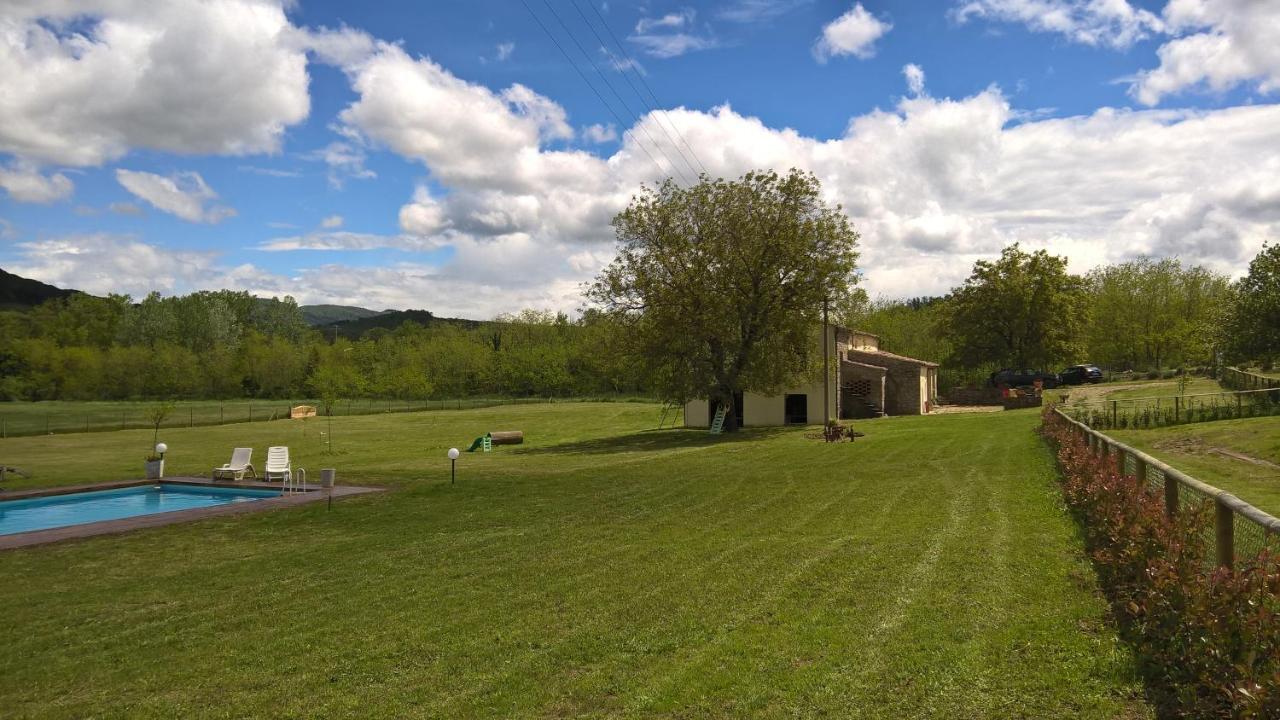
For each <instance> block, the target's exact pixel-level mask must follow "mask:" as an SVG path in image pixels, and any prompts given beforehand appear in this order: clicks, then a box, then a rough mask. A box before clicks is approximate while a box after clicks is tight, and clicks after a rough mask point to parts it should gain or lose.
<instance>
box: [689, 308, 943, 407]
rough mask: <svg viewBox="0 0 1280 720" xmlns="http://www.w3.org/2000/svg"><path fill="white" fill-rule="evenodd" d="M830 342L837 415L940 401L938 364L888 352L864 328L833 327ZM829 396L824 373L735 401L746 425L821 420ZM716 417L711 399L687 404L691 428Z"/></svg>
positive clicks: (832, 391)
mask: <svg viewBox="0 0 1280 720" xmlns="http://www.w3.org/2000/svg"><path fill="white" fill-rule="evenodd" d="M827 342H828V343H829V348H830V352H831V365H832V370H833V377H832V382H831V383H830V385H829V386H828V388H827V389H828V392H829V393H830V394H829V396H828V397H827V398H826V405H827V407H828V408H829V411H830V412H831V414H832V415H833V416H834V417H839V418H841V419H852V418H870V417H881V416H884V415H923V414H925V413H927V412H929V411H930V410H932V409H933V406H934V405H935V404H937V401H938V364H937V363H932V362H928V361H925V360H917V359H915V358H909V357H905V356H903V355H895V354H893V353H890V352H885V351H883V350H881V349H880V338H879V337H878V336H876V335H872V334H871V333H866V332H861V331H858V330H849V329H847V328H842V327H836V326H830V327H828V328H827ZM819 352H821V350H819ZM823 400H824V398H823V382H822V377H821V373H819V377H818V378H816V379H815V380H814V382H812V383H810V384H807V385H802V386H799V387H795V388H789V389H787V390H786V391H785V392H783V393H781V394H778V395H760V394H757V393H750V392H748V393H743V394H741V395H740V396H739V397H737V398H734V406H735V409H736V412H737V415H738V424H739V425H741V426H755V425H806V424H821V423H822V422H823V420H824V419H825V418H823V417H822V413H823V406H824V403H823ZM713 417H715V408H713V407H711V406H710V403H708V402H707V400H706V399H705V398H704V399H699V400H691V401H689V402H688V403H687V404H686V405H685V407H684V420H685V426H686V427H709V426H710V425H711V420H712V418H713Z"/></svg>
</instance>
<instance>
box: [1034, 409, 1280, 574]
mask: <svg viewBox="0 0 1280 720" xmlns="http://www.w3.org/2000/svg"><path fill="white" fill-rule="evenodd" d="M1053 412H1055V413H1057V414H1058V415H1059V416H1061V417H1062V419H1063V420H1065V421H1066V422H1068V423H1070V424H1071V426H1072V427H1074V428H1075V429H1076V431H1077V432H1079V433H1080V434H1081V435H1082V436H1084V438H1085V440H1086V441H1087V442H1088V444H1089V449H1090V450H1091V451H1093V452H1094V453H1095V454H1096V455H1098V456H1099V457H1106V456H1107V455H1113V454H1114V455H1118V456H1119V457H1118V459H1117V461H1118V462H1119V463H1120V467H1121V470H1122V471H1123V472H1125V473H1126V474H1129V475H1133V476H1134V477H1136V478H1138V479H1139V480H1141V481H1142V482H1145V483H1147V484H1148V485H1151V486H1153V487H1157V488H1161V489H1162V490H1163V493H1164V500H1165V512H1166V513H1167V514H1169V515H1170V516H1173V515H1175V514H1177V513H1178V512H1179V511H1180V510H1181V508H1182V507H1184V506H1185V505H1186V504H1188V503H1193V502H1212V503H1213V504H1214V522H1213V534H1214V537H1213V543H1214V548H1215V554H1214V557H1215V559H1216V562H1217V564H1218V565H1221V566H1223V567H1228V568H1230V567H1233V566H1234V565H1235V558H1236V556H1237V555H1243V556H1256V555H1257V554H1258V553H1259V552H1261V551H1262V550H1263V549H1264V548H1267V547H1273V548H1274V547H1275V546H1276V545H1277V544H1278V542H1277V541H1278V540H1280V519H1277V518H1276V517H1274V516H1272V515H1270V514H1268V513H1266V512H1264V511H1262V510H1259V509H1258V508H1256V507H1254V506H1252V505H1250V504H1249V503H1247V502H1245V501H1244V500H1241V499H1240V498H1238V497H1236V496H1235V495H1232V494H1231V493H1229V492H1227V491H1225V490H1222V489H1220V488H1216V487H1214V486H1212V485H1209V484H1207V483H1204V482H1201V481H1199V480H1197V479H1195V478H1193V477H1191V476H1190V475H1188V474H1186V473H1184V472H1182V471H1181V470H1179V469H1177V468H1175V467H1172V466H1170V465H1168V464H1166V463H1164V462H1162V461H1161V460H1158V459H1156V458H1154V457H1152V456H1150V455H1148V454H1146V453H1144V452H1142V451H1141V450H1138V449H1136V448H1133V447H1130V446H1128V445H1125V444H1124V443H1121V442H1118V441H1116V440H1114V439H1112V438H1110V437H1108V436H1106V435H1104V434H1102V433H1101V432H1098V431H1097V430H1094V429H1093V428H1091V427H1089V426H1088V425H1086V424H1084V423H1082V422H1080V421H1079V420H1076V419H1075V418H1072V417H1071V416H1070V415H1068V414H1067V413H1065V412H1063V411H1062V410H1061V409H1059V408H1054V409H1053ZM1242 549H1243V550H1244V552H1243V553H1241V552H1238V551H1240V550H1242Z"/></svg>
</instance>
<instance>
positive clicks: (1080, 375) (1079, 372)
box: [1058, 365, 1102, 385]
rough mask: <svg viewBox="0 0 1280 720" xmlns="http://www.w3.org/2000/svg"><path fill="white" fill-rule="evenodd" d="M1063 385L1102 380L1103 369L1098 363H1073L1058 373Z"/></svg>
mask: <svg viewBox="0 0 1280 720" xmlns="http://www.w3.org/2000/svg"><path fill="white" fill-rule="evenodd" d="M1058 377H1060V378H1062V384H1063V385H1083V384H1085V383H1100V382H1102V371H1101V370H1099V369H1098V366H1097V365H1072V366H1071V367H1069V368H1067V369H1065V370H1063V371H1062V372H1061V373H1059V374H1058Z"/></svg>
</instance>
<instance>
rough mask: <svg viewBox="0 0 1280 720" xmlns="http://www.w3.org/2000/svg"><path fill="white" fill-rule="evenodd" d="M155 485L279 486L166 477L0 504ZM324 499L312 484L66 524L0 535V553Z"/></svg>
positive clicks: (350, 488) (353, 489) (353, 491)
mask: <svg viewBox="0 0 1280 720" xmlns="http://www.w3.org/2000/svg"><path fill="white" fill-rule="evenodd" d="M159 482H165V483H175V484H180V485H203V486H207V487H222V488H236V489H241V490H246V489H247V490H279V489H280V483H265V482H256V481H251V480H250V481H244V482H226V481H218V482H215V481H213V480H210V479H209V478H198V477H167V478H163V479H161V480H120V481H116V482H105V483H95V484H92V485H66V486H63V487H52V488H41V489H37V490H17V491H11V492H6V493H4V494H3V495H0V502H7V501H9V500H23V499H27V498H36V497H52V496H56V495H68V494H71V493H78V492H92V491H94V490H118V489H120V488H127V487H137V486H139V485H155V484H156V483H159ZM311 487H314V488H315V489H310V488H311ZM383 490H385V488H380V487H372V486H370V487H363V486H358V485H335V486H333V493H332V494H333V499H334V500H338V499H341V498H345V497H352V496H355V495H366V494H368V493H375V492H382V491H383ZM328 497H329V492H328V491H326V490H324V489H322V488H320V486H318V485H316V486H309V487H308V490H307V491H306V492H296V493H288V494H285V495H281V496H280V497H273V498H265V499H262V500H255V501H253V502H242V503H229V504H227V505H217V506H214V507H206V508H193V509H191V510H174V511H172V512H161V513H152V514H150V515H135V516H134V517H129V518H121V519H119V520H103V521H102V522H92V523H82V524H80V525H66V526H63V527H59V528H49V529H47V530H33V531H31V532H24V533H14V534H12V535H0V550H11V549H13V548H20V547H29V546H31V545H43V544H45V543H51V542H59V541H62V540H73V539H77V538H86V537H93V536H95V535H111V534H115V533H122V532H128V531H130V530H138V529H141V528H151V527H160V526H162V525H173V524H175V523H183V522H191V521H193V520H203V519H205V518H212V517H225V516H228V515H243V514H245V513H254V512H263V511H266V510H276V509H280V508H286V507H294V506H297V505H306V504H307V503H313V502H319V501H322V500H325V499H327V498H328Z"/></svg>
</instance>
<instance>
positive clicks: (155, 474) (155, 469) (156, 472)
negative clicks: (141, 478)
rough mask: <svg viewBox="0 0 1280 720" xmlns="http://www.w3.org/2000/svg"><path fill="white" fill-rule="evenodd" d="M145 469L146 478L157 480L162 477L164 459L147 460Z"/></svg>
mask: <svg viewBox="0 0 1280 720" xmlns="http://www.w3.org/2000/svg"><path fill="white" fill-rule="evenodd" d="M146 471H147V475H146V478H147V479H148V480H159V479H160V478H162V477H164V460H147V461H146Z"/></svg>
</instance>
